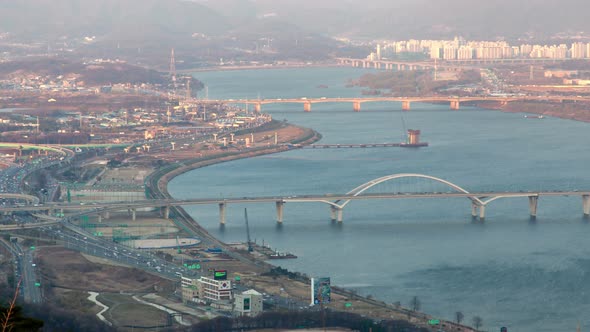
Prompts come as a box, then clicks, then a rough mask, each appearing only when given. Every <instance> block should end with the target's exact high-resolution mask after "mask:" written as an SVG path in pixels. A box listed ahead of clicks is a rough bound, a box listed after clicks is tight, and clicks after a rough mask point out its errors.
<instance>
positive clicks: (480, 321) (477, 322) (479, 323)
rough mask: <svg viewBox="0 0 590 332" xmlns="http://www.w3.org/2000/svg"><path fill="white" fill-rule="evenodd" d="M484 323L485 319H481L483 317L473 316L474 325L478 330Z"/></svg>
mask: <svg viewBox="0 0 590 332" xmlns="http://www.w3.org/2000/svg"><path fill="white" fill-rule="evenodd" d="M482 325H483V319H481V317H479V316H475V317H473V326H474V327H475V329H476V330H479V328H480V327H481V326H482Z"/></svg>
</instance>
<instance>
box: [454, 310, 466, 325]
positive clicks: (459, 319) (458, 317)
mask: <svg viewBox="0 0 590 332" xmlns="http://www.w3.org/2000/svg"><path fill="white" fill-rule="evenodd" d="M464 317H465V316H463V313H462V312H461V311H457V312H456V313H455V321H456V322H457V324H461V322H462V321H463V318H464Z"/></svg>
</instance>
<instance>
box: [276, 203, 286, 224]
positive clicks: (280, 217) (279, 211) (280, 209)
mask: <svg viewBox="0 0 590 332" xmlns="http://www.w3.org/2000/svg"><path fill="white" fill-rule="evenodd" d="M275 205H276V207H277V222H278V223H279V224H282V223H283V207H284V205H285V202H284V201H276V202H275Z"/></svg>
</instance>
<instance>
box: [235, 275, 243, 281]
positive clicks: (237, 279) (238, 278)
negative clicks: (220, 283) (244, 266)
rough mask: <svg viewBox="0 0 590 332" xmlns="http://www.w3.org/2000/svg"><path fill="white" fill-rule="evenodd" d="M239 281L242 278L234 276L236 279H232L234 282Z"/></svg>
mask: <svg viewBox="0 0 590 332" xmlns="http://www.w3.org/2000/svg"><path fill="white" fill-rule="evenodd" d="M241 279H242V278H240V276H236V277H235V278H234V280H235V281H240V280H241Z"/></svg>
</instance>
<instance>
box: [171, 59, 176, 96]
mask: <svg viewBox="0 0 590 332" xmlns="http://www.w3.org/2000/svg"><path fill="white" fill-rule="evenodd" d="M170 79H171V80H172V85H173V86H174V90H176V61H175V60H174V49H172V51H171V52H170Z"/></svg>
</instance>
